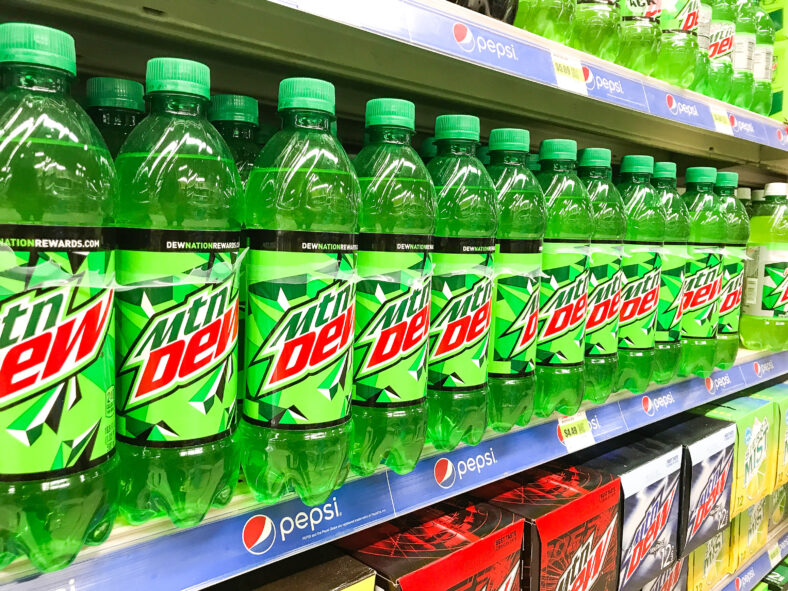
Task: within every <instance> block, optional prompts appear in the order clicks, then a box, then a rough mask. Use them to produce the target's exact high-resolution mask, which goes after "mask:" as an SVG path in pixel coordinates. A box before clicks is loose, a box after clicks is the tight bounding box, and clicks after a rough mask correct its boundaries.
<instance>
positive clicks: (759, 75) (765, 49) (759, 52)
mask: <svg viewBox="0 0 788 591" xmlns="http://www.w3.org/2000/svg"><path fill="white" fill-rule="evenodd" d="M773 57H774V48H773V47H772V46H771V45H767V44H766V43H758V44H756V45H755V49H753V52H752V71H753V76H754V78H755V81H756V82H771V81H772V59H773Z"/></svg>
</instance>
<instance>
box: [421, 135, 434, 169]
mask: <svg viewBox="0 0 788 591" xmlns="http://www.w3.org/2000/svg"><path fill="white" fill-rule="evenodd" d="M437 155H438V144H437V143H435V136H430V137H428V138H424V141H422V142H421V145H420V146H419V156H420V157H421V159H422V161H423V162H424V164H429V163H430V160H432V159H433V158H435V156H437Z"/></svg>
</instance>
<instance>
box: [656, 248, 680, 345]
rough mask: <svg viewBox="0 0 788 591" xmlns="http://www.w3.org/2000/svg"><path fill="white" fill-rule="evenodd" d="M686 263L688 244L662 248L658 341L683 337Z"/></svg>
mask: <svg viewBox="0 0 788 591" xmlns="http://www.w3.org/2000/svg"><path fill="white" fill-rule="evenodd" d="M686 264H687V245H686V244H666V245H665V246H664V247H663V248H662V272H661V274H660V281H659V310H658V312H657V333H656V341H657V342H658V343H676V342H678V341H679V339H680V338H681V300H682V295H683V288H684V267H685V266H686Z"/></svg>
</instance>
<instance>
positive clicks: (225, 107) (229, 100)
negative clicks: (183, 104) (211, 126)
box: [208, 94, 259, 125]
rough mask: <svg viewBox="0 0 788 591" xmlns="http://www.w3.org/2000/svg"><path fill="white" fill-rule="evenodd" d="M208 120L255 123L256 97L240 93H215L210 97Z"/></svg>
mask: <svg viewBox="0 0 788 591" xmlns="http://www.w3.org/2000/svg"><path fill="white" fill-rule="evenodd" d="M208 119H209V120H210V121H241V122H244V123H252V124H254V125H257V123H258V122H259V114H258V110H257V99H254V98H252V97H251V96H244V95H242V94H215V95H213V96H212V97H211V109H210V111H209V112H208Z"/></svg>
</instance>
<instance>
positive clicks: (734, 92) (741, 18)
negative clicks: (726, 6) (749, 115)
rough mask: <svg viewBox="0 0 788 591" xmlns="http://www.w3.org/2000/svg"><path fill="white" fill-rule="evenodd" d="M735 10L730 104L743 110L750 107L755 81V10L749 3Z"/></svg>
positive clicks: (739, 5)
mask: <svg viewBox="0 0 788 591" xmlns="http://www.w3.org/2000/svg"><path fill="white" fill-rule="evenodd" d="M734 9H735V10H736V33H735V35H734V38H733V53H732V54H731V63H732V65H733V78H732V79H731V95H730V103H731V104H732V105H736V106H737V107H742V108H743V109H749V108H750V106H751V105H752V98H753V91H754V89H755V79H754V78H753V52H754V50H755V42H756V34H755V10H754V9H753V7H752V6H751V5H750V3H749V2H742V3H739V4H738V5H737V6H735V7H734Z"/></svg>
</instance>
